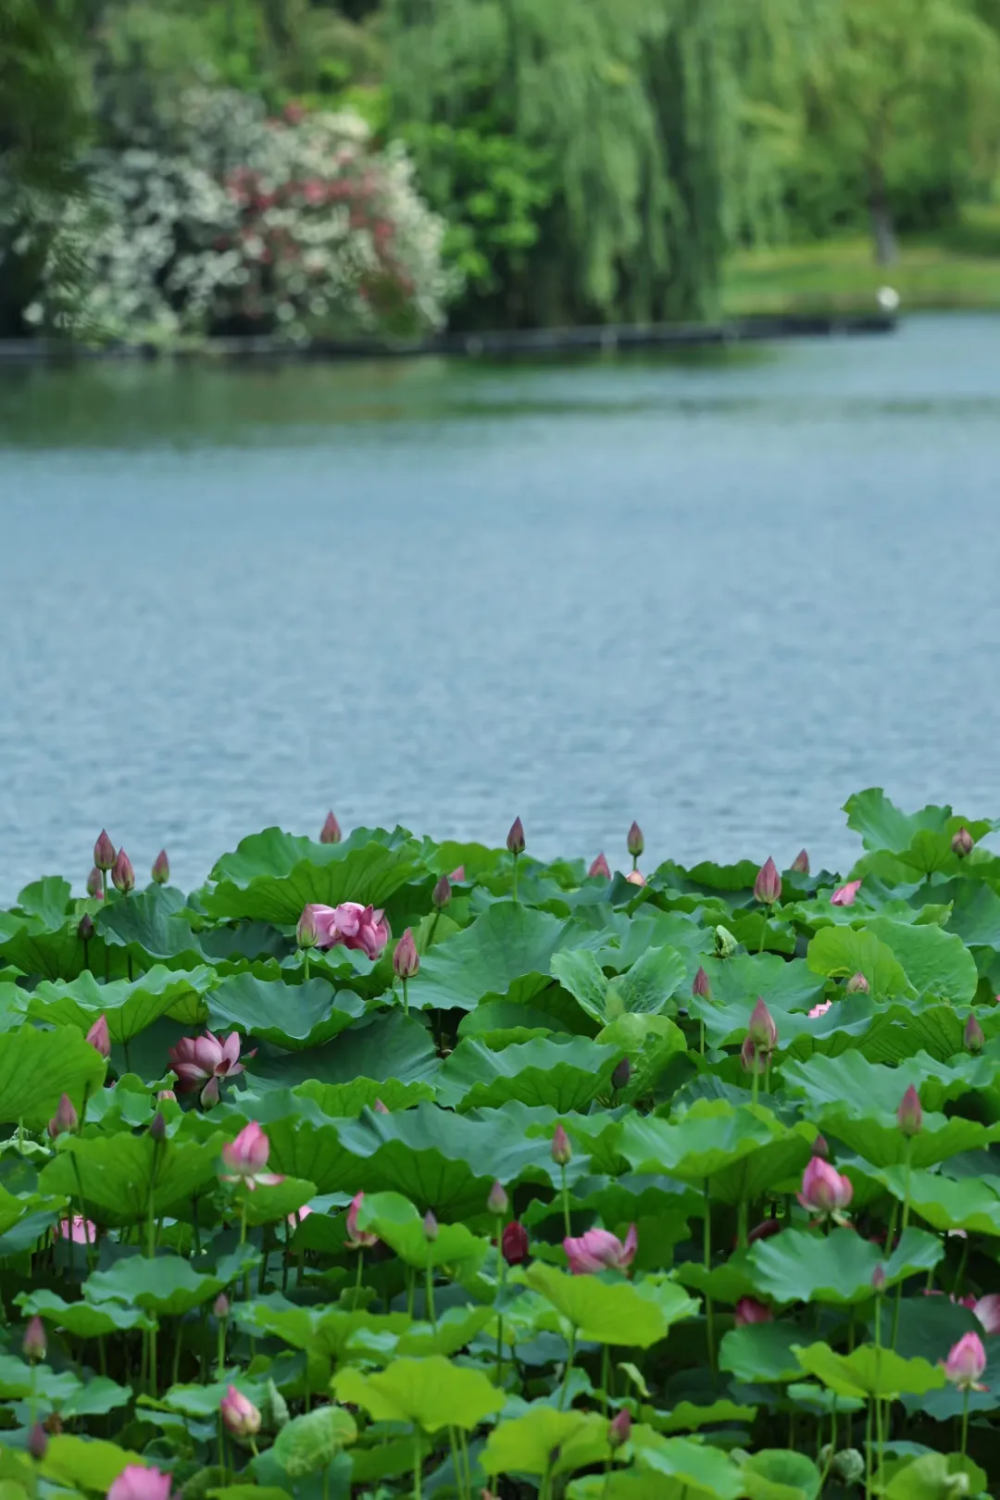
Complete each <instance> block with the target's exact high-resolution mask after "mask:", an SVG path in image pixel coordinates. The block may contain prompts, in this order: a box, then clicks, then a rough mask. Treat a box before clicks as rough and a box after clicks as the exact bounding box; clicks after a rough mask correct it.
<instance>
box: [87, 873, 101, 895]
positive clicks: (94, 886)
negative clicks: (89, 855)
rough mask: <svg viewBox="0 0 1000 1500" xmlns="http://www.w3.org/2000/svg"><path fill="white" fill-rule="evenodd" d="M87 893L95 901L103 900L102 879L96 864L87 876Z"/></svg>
mask: <svg viewBox="0 0 1000 1500" xmlns="http://www.w3.org/2000/svg"><path fill="white" fill-rule="evenodd" d="M87 895H88V896H92V897H93V898H94V900H95V901H103V900H104V881H103V880H102V879H101V872H100V870H99V869H98V868H97V866H96V865H95V866H94V868H93V869H92V870H91V872H90V874H89V875H88V876H87Z"/></svg>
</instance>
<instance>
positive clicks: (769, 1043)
mask: <svg viewBox="0 0 1000 1500" xmlns="http://www.w3.org/2000/svg"><path fill="white" fill-rule="evenodd" d="M747 1035H748V1036H749V1038H750V1040H751V1041H752V1042H753V1044H754V1046H755V1047H756V1048H757V1050H758V1051H759V1052H773V1051H774V1049H775V1047H776V1046H777V1044H778V1028H777V1026H776V1025H775V1024H774V1017H773V1016H772V1015H771V1012H770V1011H769V1010H768V1008H767V1006H766V1005H765V1004H764V1000H763V997H762V996H761V995H758V996H757V1004H756V1005H755V1006H754V1008H753V1010H752V1012H751V1014H750V1026H749V1028H748V1031H747Z"/></svg>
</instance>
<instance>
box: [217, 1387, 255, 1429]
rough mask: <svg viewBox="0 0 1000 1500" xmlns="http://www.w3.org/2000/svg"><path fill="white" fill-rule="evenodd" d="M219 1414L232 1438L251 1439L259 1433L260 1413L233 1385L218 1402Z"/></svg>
mask: <svg viewBox="0 0 1000 1500" xmlns="http://www.w3.org/2000/svg"><path fill="white" fill-rule="evenodd" d="M219 1412H220V1414H221V1416H222V1420H223V1422H224V1423H225V1426H226V1429H227V1431H229V1432H231V1433H232V1434H233V1436H234V1437H253V1436H254V1435H255V1434H256V1433H258V1432H259V1431H260V1412H259V1411H258V1410H257V1408H256V1406H254V1404H253V1402H252V1401H250V1400H249V1399H248V1398H247V1397H246V1396H244V1395H242V1394H241V1392H240V1391H238V1390H237V1389H236V1387H235V1386H234V1385H231V1386H230V1387H229V1389H228V1390H227V1391H226V1394H225V1395H224V1396H223V1398H222V1400H221V1401H220V1402H219Z"/></svg>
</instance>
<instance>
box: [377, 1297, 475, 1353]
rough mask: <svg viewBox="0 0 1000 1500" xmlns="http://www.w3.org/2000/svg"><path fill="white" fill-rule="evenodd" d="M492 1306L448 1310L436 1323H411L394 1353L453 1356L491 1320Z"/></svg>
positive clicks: (400, 1338)
mask: <svg viewBox="0 0 1000 1500" xmlns="http://www.w3.org/2000/svg"><path fill="white" fill-rule="evenodd" d="M495 1316H496V1315H495V1313H494V1310H493V1308H492V1307H449V1308H447V1309H446V1310H445V1311H444V1312H443V1313H442V1314H441V1315H440V1317H439V1318H438V1320H437V1323H436V1324H433V1325H432V1324H430V1323H414V1324H413V1326H412V1328H408V1329H407V1331H406V1332H405V1333H403V1334H401V1335H400V1337H399V1340H398V1342H397V1344H396V1352H397V1353H398V1354H400V1355H414V1356H416V1357H418V1358H420V1357H423V1356H426V1355H428V1354H443V1355H446V1356H447V1355H451V1354H457V1353H458V1352H459V1350H460V1349H464V1348H465V1347H466V1345H468V1344H470V1343H471V1342H472V1340H473V1339H474V1338H475V1336H476V1334H477V1333H479V1332H481V1330H482V1329H484V1328H485V1327H486V1325H487V1323H490V1322H492V1320H493V1318H494V1317H495Z"/></svg>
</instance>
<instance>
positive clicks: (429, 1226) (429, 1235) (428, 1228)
mask: <svg viewBox="0 0 1000 1500" xmlns="http://www.w3.org/2000/svg"><path fill="white" fill-rule="evenodd" d="M437 1237H438V1221H437V1219H436V1218H435V1217H434V1212H433V1210H432V1209H428V1210H427V1212H426V1213H425V1214H424V1239H425V1240H427V1241H428V1243H429V1244H431V1245H433V1243H434V1241H435V1240H436V1239H437Z"/></svg>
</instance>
